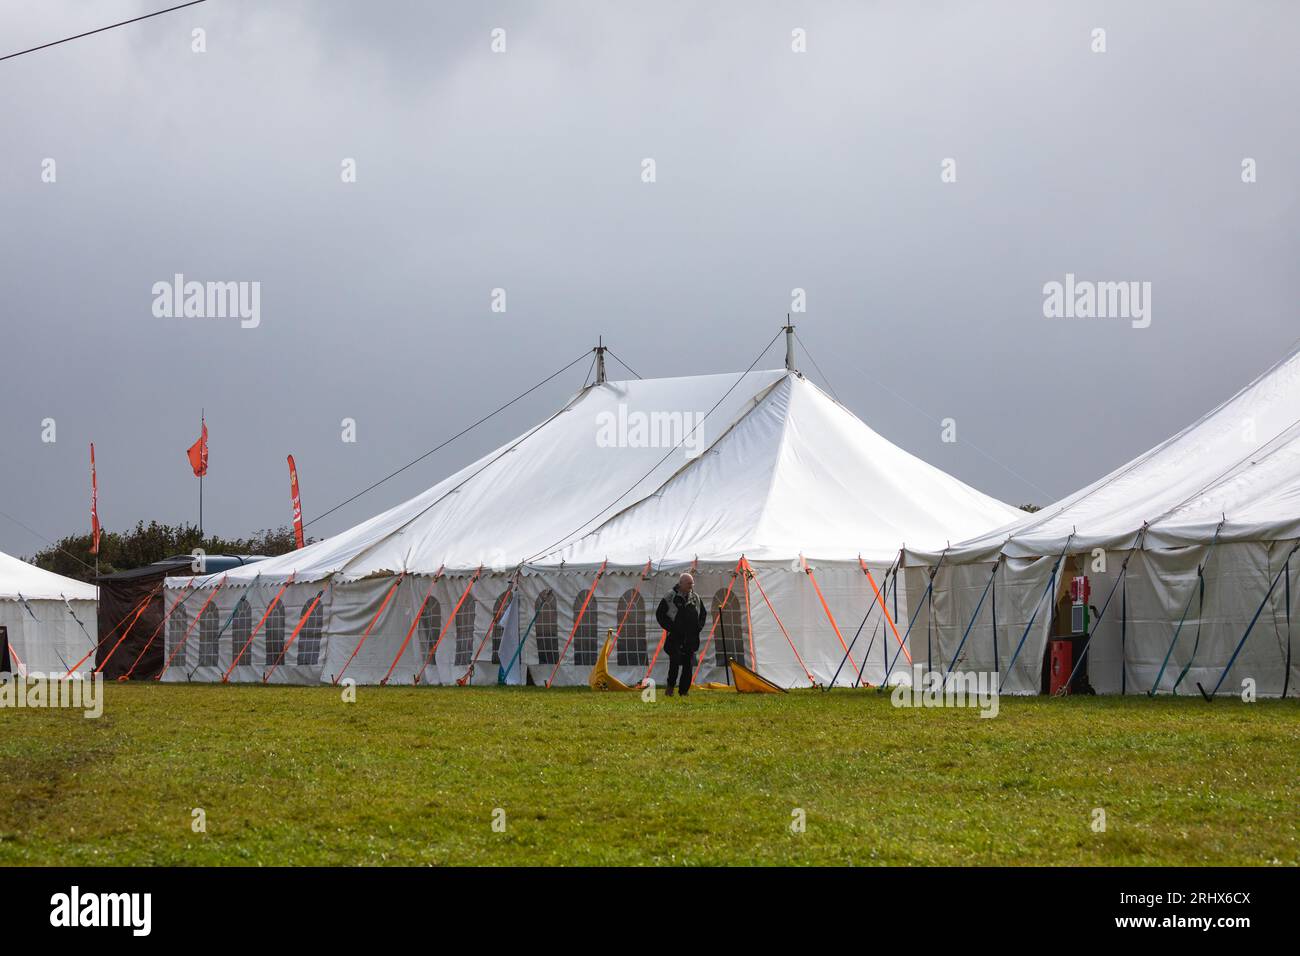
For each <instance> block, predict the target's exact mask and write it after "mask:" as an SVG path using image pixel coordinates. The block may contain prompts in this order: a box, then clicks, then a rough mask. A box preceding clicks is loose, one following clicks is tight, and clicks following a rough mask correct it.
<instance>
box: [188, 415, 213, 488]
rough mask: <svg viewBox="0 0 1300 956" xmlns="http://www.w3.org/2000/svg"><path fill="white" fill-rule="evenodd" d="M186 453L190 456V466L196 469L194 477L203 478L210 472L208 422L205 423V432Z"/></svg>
mask: <svg viewBox="0 0 1300 956" xmlns="http://www.w3.org/2000/svg"><path fill="white" fill-rule="evenodd" d="M186 454H187V455H189V456H190V467H191V468H193V469H194V477H195V478H202V477H203V476H204V475H206V474H207V473H208V423H207V422H204V423H203V434H202V435H200V436H199V440H198V441H196V442H195V443H194V444H193V445H191V446H190V447H189V450H188V451H186Z"/></svg>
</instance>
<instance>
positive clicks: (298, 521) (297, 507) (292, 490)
mask: <svg viewBox="0 0 1300 956" xmlns="http://www.w3.org/2000/svg"><path fill="white" fill-rule="evenodd" d="M289 496H290V498H292V499H293V539H294V541H295V542H296V543H297V547H299V548H301V547H302V546H303V537H302V498H300V497H299V496H298V469H297V467H296V466H295V465H294V463H293V455H290V456H289Z"/></svg>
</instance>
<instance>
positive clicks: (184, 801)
mask: <svg viewBox="0 0 1300 956" xmlns="http://www.w3.org/2000/svg"><path fill="white" fill-rule="evenodd" d="M357 697H358V700H357V702H356V703H354V704H346V703H343V702H342V701H341V700H340V694H339V691H338V690H335V689H333V688H329V687H311V688H298V687H261V686H256V687H243V686H208V685H194V686H173V685H154V684H148V685H141V684H130V685H126V684H115V685H112V686H110V687H108V688H107V701H106V707H105V712H104V716H103V717H102V718H101V719H99V720H86V719H84V718H83V717H82V716H81V713H80V712H79V711H48V710H47V711H25V710H0V863H4V864H73V865H83V864H256V865H271V864H292V863H321V864H357V863H365V864H382V863H402V864H554V863H569V864H601V863H610V864H659V863H689V864H744V863H762V864H777V863H779V864H844V863H854V864H870V863H890V864H914V863H921V864H999V863H1006V864H1029V863H1040V864H1041V863H1049V864H1054V863H1060V864H1149V863H1155V864H1208V863H1214V864H1247V865H1256V864H1259V865H1267V864H1286V865H1296V864H1297V863H1300V779H1298V778H1300V773H1298V772H1297V771H1298V769H1300V707H1297V705H1296V703H1295V702H1294V701H1285V702H1278V701H1264V702H1260V703H1256V704H1243V703H1240V702H1237V701H1227V700H1219V701H1216V702H1215V703H1214V704H1213V705H1212V706H1211V705H1207V704H1205V703H1204V702H1203V701H1201V700H1200V699H1199V698H1194V699H1185V698H1184V699H1168V698H1160V699H1156V700H1148V699H1146V698H1145V697H1144V698H1141V699H1134V698H1129V699H1123V700H1120V699H1112V698H1073V699H1065V700H1048V699H1006V700H1003V701H1002V708H1001V714H1000V715H999V716H998V717H996V718H994V719H980V718H979V717H978V716H977V715H976V712H975V711H973V710H957V709H940V710H902V709H895V708H893V707H891V706H890V702H889V698H888V697H887V696H881V695H878V694H876V693H875V692H873V691H853V692H850V691H836V692H833V693H829V694H823V693H821V692H816V691H804V692H796V693H792V694H789V695H786V696H781V697H776V696H771V697H769V696H762V695H753V696H751V695H744V696H740V695H734V694H723V693H712V694H710V693H706V692H697V693H695V694H693V695H692V696H691V697H690V698H688V699H687V700H680V699H678V700H670V699H664V698H662V697H661V698H660V700H659V701H658V702H657V703H654V704H647V703H643V702H642V701H641V699H640V695H638V694H597V693H593V692H591V691H588V690H586V689H582V690H566V691H545V690H538V689H532V688H528V689H524V688H514V689H497V688H477V689H465V688H377V687H360V688H357ZM195 807H201V808H203V810H204V811H205V813H206V818H207V831H206V833H195V832H193V831H192V828H191V819H192V818H191V811H192V810H193V808H195ZM498 807H499V808H502V809H503V810H504V811H505V823H506V826H505V831H504V832H494V830H493V827H492V819H493V812H494V809H495V808H498ZM1095 807H1101V808H1103V809H1104V810H1105V812H1106V815H1107V829H1106V832H1104V833H1094V832H1093V830H1092V828H1091V823H1092V811H1093V808H1095ZM795 808H802V809H803V810H804V811H805V813H806V819H807V829H806V832H803V833H792V832H791V829H790V824H791V820H792V819H793V818H792V815H791V812H792V810H794V809H795Z"/></svg>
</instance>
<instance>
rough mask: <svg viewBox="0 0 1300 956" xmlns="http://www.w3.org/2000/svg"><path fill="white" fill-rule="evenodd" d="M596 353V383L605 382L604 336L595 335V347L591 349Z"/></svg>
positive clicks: (602, 383) (601, 383)
mask: <svg viewBox="0 0 1300 956" xmlns="http://www.w3.org/2000/svg"><path fill="white" fill-rule="evenodd" d="M592 351H593V352H595V353H596V384H597V385H604V384H605V337H604V336H603V335H602V336H597V338H596V347H595V348H594V349H592Z"/></svg>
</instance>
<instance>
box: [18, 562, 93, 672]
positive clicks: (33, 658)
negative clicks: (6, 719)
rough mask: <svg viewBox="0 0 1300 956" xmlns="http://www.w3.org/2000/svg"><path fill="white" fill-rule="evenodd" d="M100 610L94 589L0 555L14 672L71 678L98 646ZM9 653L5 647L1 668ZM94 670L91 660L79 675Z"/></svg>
mask: <svg viewBox="0 0 1300 956" xmlns="http://www.w3.org/2000/svg"><path fill="white" fill-rule="evenodd" d="M95 609H96V589H95V587H94V585H90V584H83V583H82V582H81V581H76V580H73V579H72V578H65V577H63V576H62V575H60V574H54V573H52V572H50V571H44V570H42V569H41V568H38V567H36V566H35V565H31V564H28V563H27V562H26V561H20V560H19V559H18V558H14V557H10V556H9V555H7V554H4V553H3V552H0V627H2V628H4V629H5V634H6V635H7V639H8V648H7V649H8V655H7V656H8V659H9V660H8V663H9V668H10V672H11V673H15V674H47V675H51V676H60V675H63V674H66V673H67V671H68V669H69V668H71V667H72V665H74V664H76V663H77V662H78V661H80V660H81V659H82V658H83V657H85V655H86V653H87V652H88V651H90V650H91V649H92V648H93V647H94V646H95V641H94V639H93V635H94V634H95V633H96V632H97V630H98V625H97V622H96V616H95ZM78 621H79V622H80V623H78ZM4 652H5V647H4V646H3V645H2V644H0V666H3V659H4V657H5V656H6V655H5V653H4ZM93 667H94V658H93V656H92V657H91V659H90V660H88V661H87V662H86V663H85V664H83V665H82V666H81V667H80V668H78V672H79V673H87V672H89V670H90V669H92V668H93Z"/></svg>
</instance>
